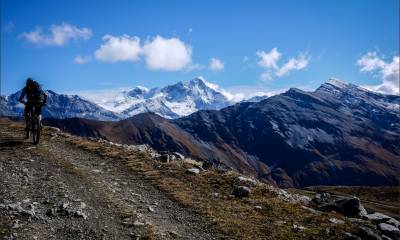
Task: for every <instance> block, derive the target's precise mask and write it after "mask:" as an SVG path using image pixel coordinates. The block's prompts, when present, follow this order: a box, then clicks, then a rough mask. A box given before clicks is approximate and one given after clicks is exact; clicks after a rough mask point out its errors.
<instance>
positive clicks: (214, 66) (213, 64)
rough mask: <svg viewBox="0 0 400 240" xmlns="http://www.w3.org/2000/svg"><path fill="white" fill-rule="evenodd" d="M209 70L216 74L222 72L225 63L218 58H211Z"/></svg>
mask: <svg viewBox="0 0 400 240" xmlns="http://www.w3.org/2000/svg"><path fill="white" fill-rule="evenodd" d="M209 68H210V69H211V70H212V71H215V72H218V71H222V70H224V63H223V62H222V61H221V60H219V59H217V58H211V59H210V65H209Z"/></svg>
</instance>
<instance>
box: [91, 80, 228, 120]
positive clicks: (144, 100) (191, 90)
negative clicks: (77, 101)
mask: <svg viewBox="0 0 400 240" xmlns="http://www.w3.org/2000/svg"><path fill="white" fill-rule="evenodd" d="M87 98H88V99H90V100H92V101H94V102H96V103H97V104H99V105H100V106H102V107H104V108H105V109H107V110H110V111H113V112H115V113H118V114H121V115H123V116H133V115H136V114H139V113H143V112H154V113H156V114H158V115H160V116H162V117H165V118H169V119H171V118H178V117H182V116H187V115H189V114H191V113H194V112H196V111H198V110H204V109H210V110H218V109H221V108H224V107H226V106H229V105H232V104H234V103H235V102H234V101H232V100H231V99H230V96H229V95H228V94H227V93H226V92H225V91H224V90H221V89H219V88H218V87H217V86H216V85H214V84H212V83H209V82H207V81H206V80H205V79H204V78H202V77H197V78H195V79H193V80H190V81H182V82H178V83H176V84H173V85H169V86H166V87H163V88H152V89H147V88H145V87H136V88H134V89H132V90H129V91H122V92H119V93H117V94H114V95H110V96H109V98H107V97H102V98H91V97H90V96H88V97H87Z"/></svg>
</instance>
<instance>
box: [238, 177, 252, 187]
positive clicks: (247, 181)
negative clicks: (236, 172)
mask: <svg viewBox="0 0 400 240" xmlns="http://www.w3.org/2000/svg"><path fill="white" fill-rule="evenodd" d="M237 179H238V180H239V181H240V182H242V183H247V184H249V185H251V186H256V185H257V181H256V180H254V179H251V178H248V177H244V176H239V177H237Z"/></svg>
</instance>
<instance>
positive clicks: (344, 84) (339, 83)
mask: <svg viewBox="0 0 400 240" xmlns="http://www.w3.org/2000/svg"><path fill="white" fill-rule="evenodd" d="M326 84H330V85H332V86H335V87H337V88H346V87H349V86H351V85H352V84H350V83H348V82H345V81H343V80H340V79H337V78H329V79H328V81H326Z"/></svg>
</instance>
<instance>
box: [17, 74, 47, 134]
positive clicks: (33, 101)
mask: <svg viewBox="0 0 400 240" xmlns="http://www.w3.org/2000/svg"><path fill="white" fill-rule="evenodd" d="M24 98H26V101H24ZM18 101H19V102H21V103H23V104H25V110H24V119H25V132H26V135H25V138H24V139H28V138H29V119H28V114H29V112H30V111H31V110H32V108H33V107H34V106H35V114H37V115H38V116H39V115H41V114H42V107H43V106H44V105H46V104H47V94H46V93H45V92H43V91H42V89H41V87H40V85H39V83H38V82H36V81H34V80H33V79H32V78H28V79H27V80H26V85H25V87H24V88H23V89H22V93H21V96H20V97H19V99H18Z"/></svg>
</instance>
